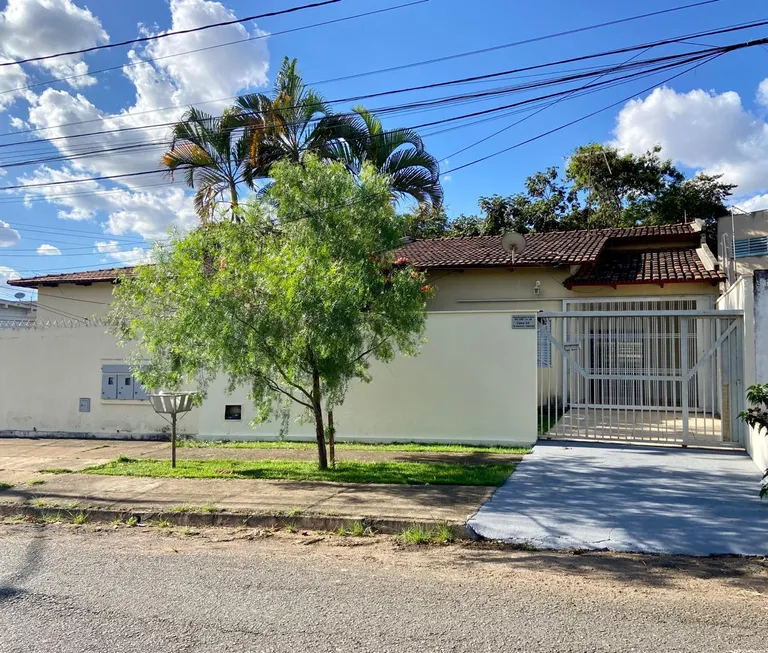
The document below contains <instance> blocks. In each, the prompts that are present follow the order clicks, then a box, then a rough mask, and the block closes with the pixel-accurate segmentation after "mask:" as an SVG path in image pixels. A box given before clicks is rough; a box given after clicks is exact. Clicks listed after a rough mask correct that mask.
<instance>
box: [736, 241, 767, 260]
mask: <svg viewBox="0 0 768 653" xmlns="http://www.w3.org/2000/svg"><path fill="white" fill-rule="evenodd" d="M733 245H734V246H733V256H734V258H744V257H745V256H765V255H766V254H768V236H758V237H757V238H741V239H738V240H737V241H736V242H735V243H734V244H733Z"/></svg>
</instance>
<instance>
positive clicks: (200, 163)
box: [161, 108, 255, 222]
mask: <svg viewBox="0 0 768 653" xmlns="http://www.w3.org/2000/svg"><path fill="white" fill-rule="evenodd" d="M242 136H243V119H242V116H241V115H240V113H239V111H238V110H237V109H234V108H233V109H228V110H226V111H224V113H223V115H222V116H221V117H214V116H211V115H210V114H207V113H204V112H202V111H199V110H197V109H195V108H190V109H189V110H188V111H187V112H186V113H185V114H184V115H183V116H182V118H181V120H180V121H179V122H178V123H177V124H176V125H175V126H174V128H173V141H172V143H171V147H170V149H169V150H168V151H167V152H166V153H165V154H164V155H163V158H162V160H161V162H162V164H163V165H164V166H165V167H166V168H167V169H168V170H169V172H170V174H171V175H173V173H174V172H175V171H177V170H183V171H184V179H185V181H186V182H187V185H188V186H189V187H190V188H197V193H196V194H195V210H196V211H197V213H198V215H199V216H200V219H201V220H202V221H203V222H206V221H208V220H210V219H211V217H212V215H213V210H214V208H215V206H216V202H217V201H218V200H219V199H220V198H221V197H222V196H227V195H228V196H229V202H230V204H231V210H232V219H233V220H237V213H236V209H237V206H238V185H240V184H246V185H247V186H249V187H250V186H252V185H253V180H254V172H255V170H254V168H253V167H252V166H251V165H250V160H249V150H248V143H247V141H246V140H245V139H244V138H243V137H242Z"/></svg>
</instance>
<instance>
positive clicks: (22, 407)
mask: <svg viewBox="0 0 768 653" xmlns="http://www.w3.org/2000/svg"><path fill="white" fill-rule="evenodd" d="M126 353H127V352H126V350H124V349H120V348H119V347H118V346H117V344H116V342H115V339H114V337H112V336H111V335H109V334H107V333H105V332H104V327H95V326H94V327H77V328H47V329H3V330H2V331H0V366H1V369H2V374H0V435H31V436H38V437H45V436H46V435H49V436H52V435H66V434H70V435H79V436H83V437H122V438H131V437H137V438H138V437H146V436H152V435H155V436H156V435H158V434H160V433H165V432H167V430H168V423H167V422H165V420H163V418H162V417H160V416H159V415H156V414H155V412H154V411H153V410H152V407H151V406H150V405H149V402H148V401H122V400H102V399H101V366H102V365H103V364H110V363H123V362H124V356H125V355H126ZM80 398H89V399H90V400H91V410H90V412H87V413H81V412H79V400H80ZM179 431H180V432H184V433H196V432H197V413H196V411H193V412H192V413H190V414H189V415H187V416H186V417H184V419H182V420H181V421H180V422H179Z"/></svg>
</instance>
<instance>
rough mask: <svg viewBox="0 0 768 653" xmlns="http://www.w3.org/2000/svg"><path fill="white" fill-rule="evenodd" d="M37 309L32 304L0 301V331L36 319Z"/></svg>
mask: <svg viewBox="0 0 768 653" xmlns="http://www.w3.org/2000/svg"><path fill="white" fill-rule="evenodd" d="M36 315H37V307H36V305H35V303H34V302H22V301H17V302H10V301H8V302H6V301H3V300H0V329H3V328H8V327H11V326H16V325H18V324H19V323H24V322H28V321H30V320H34V319H36Z"/></svg>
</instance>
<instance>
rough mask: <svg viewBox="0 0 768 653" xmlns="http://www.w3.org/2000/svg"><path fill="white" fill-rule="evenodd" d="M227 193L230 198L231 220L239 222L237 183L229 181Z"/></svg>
mask: <svg viewBox="0 0 768 653" xmlns="http://www.w3.org/2000/svg"><path fill="white" fill-rule="evenodd" d="M229 195H230V198H231V200H232V222H240V216H238V215H237V206H238V202H237V185H236V184H235V182H233V181H230V182H229Z"/></svg>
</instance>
